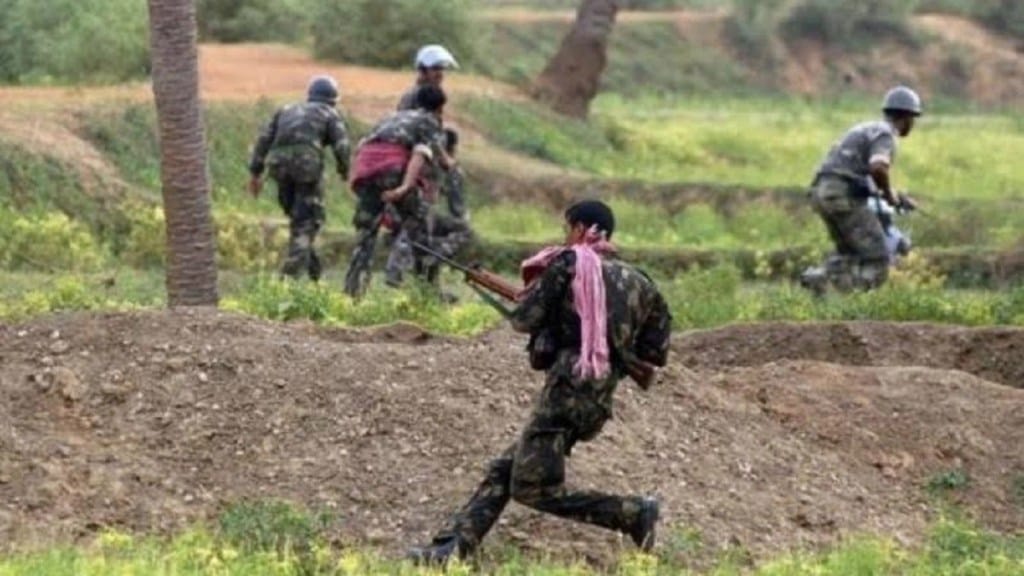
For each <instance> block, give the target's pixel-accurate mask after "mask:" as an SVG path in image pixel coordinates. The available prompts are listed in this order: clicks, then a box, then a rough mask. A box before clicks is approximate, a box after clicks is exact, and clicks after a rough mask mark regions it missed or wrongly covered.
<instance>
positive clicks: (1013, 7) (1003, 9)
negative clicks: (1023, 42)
mask: <svg viewBox="0 0 1024 576" xmlns="http://www.w3.org/2000/svg"><path fill="white" fill-rule="evenodd" d="M981 18H982V20H984V21H985V23H987V24H988V25H989V26H990V27H991V28H993V29H994V30H998V31H1000V32H1004V33H1006V34H1010V35H1012V36H1016V37H1017V38H1020V37H1022V36H1024V2H1022V1H1021V0H998V2H995V4H994V5H993V6H991V7H989V8H988V9H987V10H985V9H982V14H981Z"/></svg>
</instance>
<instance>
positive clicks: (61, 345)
mask: <svg viewBox="0 0 1024 576" xmlns="http://www.w3.org/2000/svg"><path fill="white" fill-rule="evenodd" d="M70 348H71V344H68V343H67V341H66V340H57V341H56V342H54V343H53V344H50V352H52V353H54V354H57V355H58V356H59V355H61V354H63V353H65V352H67V351H68V349H70Z"/></svg>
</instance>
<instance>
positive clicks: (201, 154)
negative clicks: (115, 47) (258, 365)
mask: <svg viewBox="0 0 1024 576" xmlns="http://www.w3.org/2000/svg"><path fill="white" fill-rule="evenodd" d="M148 2H149V27H150V51H151V58H152V61H153V95H154V97H155V98H156V111H157V117H158V119H159V125H160V179H161V181H162V183H163V198H164V216H165V219H166V222H167V302H168V304H169V305H170V306H172V307H173V306H216V305H217V262H216V243H215V239H214V233H213V221H212V218H211V216H210V180H209V171H208V168H207V154H206V135H205V131H204V129H203V118H202V110H201V107H200V103H199V54H198V47H197V46H196V8H195V3H194V0H148Z"/></svg>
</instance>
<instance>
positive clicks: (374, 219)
mask: <svg viewBox="0 0 1024 576" xmlns="http://www.w3.org/2000/svg"><path fill="white" fill-rule="evenodd" d="M401 182H402V173H401V172H391V173H387V174H383V175H381V176H379V177H377V178H373V179H371V180H369V181H367V182H364V183H361V184H360V185H359V186H358V187H357V188H356V190H355V193H356V197H357V205H356V212H355V215H353V217H352V224H353V225H354V226H355V228H356V245H355V248H353V250H352V257H351V259H350V261H349V265H348V271H347V272H346V273H345V293H346V294H348V295H350V296H353V297H359V296H362V295H363V294H365V293H366V290H367V288H369V285H370V271H371V268H372V266H373V254H374V251H375V250H376V247H377V237H378V236H379V235H380V228H381V224H382V221H383V218H384V214H385V210H394V213H395V215H396V217H397V219H398V220H399V221H400V222H401V233H403V234H405V235H406V236H407V237H408V238H409V240H410V241H413V242H423V243H426V242H427V238H428V236H427V234H428V230H427V227H428V225H427V216H428V214H429V210H430V206H429V205H428V204H427V203H426V202H424V201H423V200H422V199H421V198H420V195H419V193H418V192H416V191H412V192H410V193H409V194H407V195H406V196H405V198H403V199H402V200H401V201H399V202H396V203H394V204H391V205H390V206H389V205H388V204H386V203H385V202H384V201H383V200H382V199H381V194H383V193H384V192H386V191H388V190H391V189H393V188H396V187H398V185H399V184H401Z"/></svg>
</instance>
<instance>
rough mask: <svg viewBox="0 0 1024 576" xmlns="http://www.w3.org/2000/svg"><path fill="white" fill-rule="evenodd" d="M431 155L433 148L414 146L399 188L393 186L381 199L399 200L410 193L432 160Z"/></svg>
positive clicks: (387, 200)
mask: <svg viewBox="0 0 1024 576" xmlns="http://www.w3.org/2000/svg"><path fill="white" fill-rule="evenodd" d="M431 155H432V152H431V150H430V149H429V148H427V147H426V146H423V145H418V146H416V147H415V148H413V150H412V156H411V157H410V158H409V163H408V164H406V165H405V175H404V176H403V177H402V183H401V184H400V185H399V186H398V188H392V189H391V190H388V191H386V192H384V194H382V195H381V199H382V200H384V201H385V202H397V201H399V200H401V199H402V197H403V196H405V195H406V194H408V193H409V191H410V190H412V189H413V187H414V186H415V185H416V179H417V178H418V177H419V175H420V172H421V171H422V170H423V167H424V166H425V165H426V164H427V162H429V161H430V158H431Z"/></svg>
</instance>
